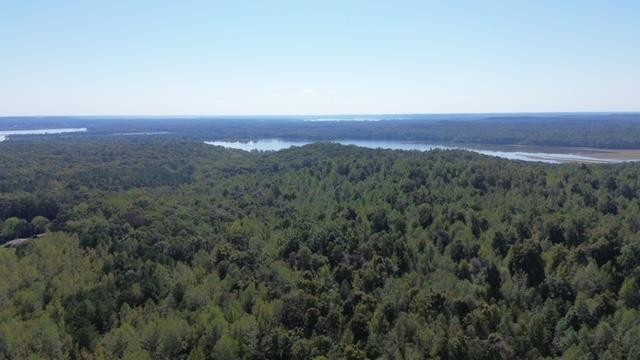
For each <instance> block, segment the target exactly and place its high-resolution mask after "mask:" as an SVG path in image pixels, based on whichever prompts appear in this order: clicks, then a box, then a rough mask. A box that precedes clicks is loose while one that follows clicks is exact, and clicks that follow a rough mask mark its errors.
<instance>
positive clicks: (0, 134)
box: [0, 128, 87, 141]
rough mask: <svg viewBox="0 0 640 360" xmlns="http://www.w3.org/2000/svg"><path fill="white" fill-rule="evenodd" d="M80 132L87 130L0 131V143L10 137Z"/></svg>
mask: <svg viewBox="0 0 640 360" xmlns="http://www.w3.org/2000/svg"><path fill="white" fill-rule="evenodd" d="M81 131H87V128H63V129H30V130H0V141H4V140H6V139H7V138H8V137H9V136H11V135H48V134H63V133H70V132H81Z"/></svg>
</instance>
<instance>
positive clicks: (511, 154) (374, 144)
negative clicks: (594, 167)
mask: <svg viewBox="0 0 640 360" xmlns="http://www.w3.org/2000/svg"><path fill="white" fill-rule="evenodd" d="M332 142H334V143H338V144H342V145H355V146H360V147H364V148H370V149H392V150H418V151H430V150H435V149H441V150H468V151H473V152H476V153H479V154H483V155H488V156H496V157H500V158H505V159H511V160H523V161H538V162H544V163H552V164H559V163H569V162H579V163H618V162H623V161H638V160H640V150H606V149H592V148H570V147H567V148H563V147H547V146H515V145H514V146H495V145H486V146H482V145H475V144H474V145H454V144H451V145H446V144H431V143H418V142H405V141H388V140H336V141H332ZM205 143H207V144H209V145H215V146H223V147H226V148H231V149H239V150H244V151H278V150H283V149H288V148H290V147H292V146H304V145H307V144H311V143H313V141H291V140H280V139H261V140H256V141H247V142H242V141H206V142H205Z"/></svg>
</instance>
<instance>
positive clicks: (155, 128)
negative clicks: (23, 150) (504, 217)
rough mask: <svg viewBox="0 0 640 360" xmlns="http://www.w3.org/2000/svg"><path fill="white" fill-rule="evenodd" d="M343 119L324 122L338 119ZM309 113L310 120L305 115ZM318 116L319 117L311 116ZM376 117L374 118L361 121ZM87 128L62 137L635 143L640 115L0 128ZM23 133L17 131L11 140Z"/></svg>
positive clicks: (9, 123) (106, 121)
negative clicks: (138, 135)
mask: <svg viewBox="0 0 640 360" xmlns="http://www.w3.org/2000/svg"><path fill="white" fill-rule="evenodd" d="M336 117H337V118H340V117H341V119H340V121H326V120H331V119H334V120H335V118H336ZM309 120H311V121H309ZM314 120H323V121H314ZM363 120H376V121H363ZM25 127H26V128H30V129H33V128H52V127H53V128H60V127H86V128H87V129H88V130H89V131H88V132H86V133H78V134H72V135H66V136H73V137H95V136H98V137H101V136H111V135H114V134H118V135H121V134H131V133H141V132H146V133H156V134H157V133H162V134H164V135H165V136H166V137H172V138H180V139H190V140H218V139H226V140H249V139H261V138H281V139H296V140H325V141H326V140H345V139H352V140H372V139H375V140H405V141H422V142H438V143H459V144H473V143H475V144H490V145H542V146H567V147H568V146H574V147H596V148H611V149H640V114H638V113H614V114H598V113H573V114H571V113H569V114H484V115H483V114H459V115H455V114H454V115H402V116H400V115H369V116H364V115H363V116H333V117H331V116H329V117H304V116H297V117H294V116H272V117H227V118H225V117H213V118H211V117H198V118H188V117H187V118H171V117H167V118H135V119H132V118H127V117H84V118H83V117H5V118H0V131H2V130H10V129H19V128H25ZM20 138H25V137H24V136H23V137H18V136H16V137H15V139H20Z"/></svg>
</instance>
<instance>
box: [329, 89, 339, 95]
mask: <svg viewBox="0 0 640 360" xmlns="http://www.w3.org/2000/svg"><path fill="white" fill-rule="evenodd" d="M337 93H338V92H337V91H335V90H333V89H330V90H327V94H329V95H335V94H337Z"/></svg>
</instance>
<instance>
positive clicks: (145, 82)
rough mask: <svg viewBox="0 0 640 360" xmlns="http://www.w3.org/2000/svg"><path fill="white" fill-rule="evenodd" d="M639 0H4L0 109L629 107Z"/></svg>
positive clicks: (216, 111) (639, 36)
mask: <svg viewBox="0 0 640 360" xmlns="http://www.w3.org/2000/svg"><path fill="white" fill-rule="evenodd" d="M639 19H640V1H637V0H635V1H630V0H629V1H625V0H620V1H589V0H586V1H585V0H583V1H540V0H539V1H507V0H504V1H491V0H486V1H455V0H454V1H410V0H406V1H390V0H389V1H371V0H369V1H348V0H342V1H332V0H323V1H312V0H309V1H188V0H186V1H162V0H137V1H118V0H111V1H64V0H56V1H53V0H51V1H42V0H40V1H39V0H29V1H5V0H0V115H89V114H91V115H111V114H120V115H122V114H130V115H171V114H182V115H184V114H191V115H204V114H207V115H220V114H349V113H463V112H537V111H551V112H553V111H638V110H640V20H639Z"/></svg>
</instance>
